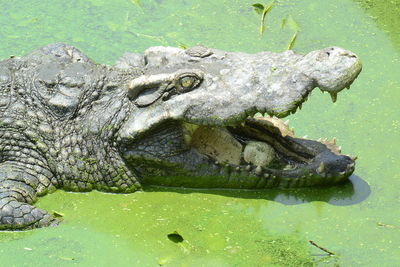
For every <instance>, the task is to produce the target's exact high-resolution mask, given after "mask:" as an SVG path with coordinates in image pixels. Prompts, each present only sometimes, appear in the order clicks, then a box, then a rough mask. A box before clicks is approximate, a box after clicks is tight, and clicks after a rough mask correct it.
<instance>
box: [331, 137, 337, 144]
mask: <svg viewBox="0 0 400 267" xmlns="http://www.w3.org/2000/svg"><path fill="white" fill-rule="evenodd" d="M332 143H333V144H334V145H336V137H333V139H332Z"/></svg>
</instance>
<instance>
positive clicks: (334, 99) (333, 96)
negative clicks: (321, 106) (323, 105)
mask: <svg viewBox="0 0 400 267" xmlns="http://www.w3.org/2000/svg"><path fill="white" fill-rule="evenodd" d="M329 93H330V94H331V98H332V102H333V103H335V102H336V100H337V92H329Z"/></svg>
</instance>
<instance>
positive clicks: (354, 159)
mask: <svg viewBox="0 0 400 267" xmlns="http://www.w3.org/2000/svg"><path fill="white" fill-rule="evenodd" d="M350 158H351V159H352V160H353V161H356V160H357V159H358V157H357V156H353V157H352V156H350Z"/></svg>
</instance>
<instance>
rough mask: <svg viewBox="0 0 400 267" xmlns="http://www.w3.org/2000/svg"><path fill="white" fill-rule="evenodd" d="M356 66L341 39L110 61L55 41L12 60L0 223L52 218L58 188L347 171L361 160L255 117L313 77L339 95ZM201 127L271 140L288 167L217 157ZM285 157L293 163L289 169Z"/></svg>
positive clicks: (1, 116) (2, 112)
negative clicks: (297, 47)
mask: <svg viewBox="0 0 400 267" xmlns="http://www.w3.org/2000/svg"><path fill="white" fill-rule="evenodd" d="M325 61H329V62H325ZM332 65H333V66H334V68H332ZM360 70H361V64H360V63H359V61H358V59H357V58H356V56H355V55H354V54H352V53H351V52H348V51H345V50H342V49H340V48H331V49H325V50H319V51H314V52H312V53H309V54H307V55H306V56H303V55H297V54H295V53H293V52H291V51H289V52H284V53H282V54H274V53H270V52H263V53H259V54H256V55H249V54H243V53H226V52H223V51H219V50H212V49H206V48H203V47H194V48H191V49H189V50H186V51H184V50H181V49H177V48H168V47H155V48H150V49H149V50H147V51H146V52H145V53H144V54H143V55H141V54H130V53H127V54H125V55H124V56H123V57H121V59H120V60H119V61H118V62H117V64H116V65H114V66H107V65H99V64H96V63H94V62H92V61H91V60H90V59H88V58H87V57H86V56H85V55H83V54H82V53H81V52H80V51H78V50H77V49H75V48H74V47H72V46H68V45H65V44H61V43H57V44H52V45H48V46H46V47H43V48H41V49H38V50H36V51H33V52H32V53H30V54H28V55H26V56H24V57H22V58H15V57H13V58H10V59H7V60H4V61H2V62H0V96H1V98H0V229H2V230H21V229H31V228H37V227H43V226H48V225H56V224H57V221H56V220H55V219H54V218H53V216H51V215H50V214H48V213H47V212H46V211H44V210H40V209H38V208H36V207H34V206H33V203H34V202H35V201H36V199H37V197H39V196H43V195H45V194H46V193H49V192H52V191H54V190H56V189H64V190H69V191H90V190H93V189H95V190H99V191H105V192H123V193H128V192H134V191H136V190H140V189H141V185H142V184H156V185H167V186H189V187H205V188H212V187H223V188H271V187H298V186H314V185H323V184H333V183H336V182H340V181H342V180H344V179H346V178H347V177H348V176H349V175H350V174H351V173H352V172H353V170H354V160H353V159H351V158H349V157H347V156H344V155H340V153H339V152H338V151H337V149H336V147H335V146H334V145H330V146H327V145H325V144H323V143H319V142H316V141H312V140H306V139H298V138H295V137H292V136H290V135H286V134H281V131H282V130H279V129H282V127H280V126H279V127H278V125H276V120H277V119H276V118H274V119H263V120H260V119H253V118H251V116H252V115H254V114H255V113H256V112H262V113H268V114H269V115H276V116H279V117H282V116H285V115H287V114H290V113H293V112H295V111H296V108H297V107H298V106H299V105H300V104H301V103H302V102H304V101H305V99H306V98H307V96H308V94H309V93H310V91H311V90H312V89H313V88H314V87H316V86H319V87H320V88H321V89H322V90H325V91H329V92H330V93H331V95H332V98H333V99H334V98H336V94H337V92H339V91H340V90H342V89H343V88H344V87H345V86H348V85H350V84H351V83H352V82H353V80H354V79H355V78H356V77H357V75H358V73H359V72H360ZM274 123H275V124H274ZM201 127H212V128H213V129H216V130H215V132H217V133H218V132H221V133H223V134H225V136H226V138H227V139H226V140H228V139H231V142H233V143H235V144H239V145H238V146H239V147H243V148H244V147H245V146H246V145H247V144H248V143H249V142H252V141H253V140H257V141H259V142H263V143H268V144H269V145H271V147H272V149H273V150H274V151H275V153H276V154H277V155H279V157H278V158H279V160H280V163H279V164H278V165H280V167H276V168H275V167H274V166H272V165H271V166H269V165H268V166H254V165H253V164H252V163H245V164H242V163H243V159H241V152H240V151H239V152H235V153H239V154H236V155H237V157H236V158H238V159H239V161H241V162H215V161H218V155H217V156H213V155H208V154H202V153H201V152H199V151H200V150H199V148H195V147H193V143H194V141H193V140H194V138H195V137H194V136H196V129H199V128H201ZM191 129H192V130H191ZM202 129H203V128H202ZM206 129H208V128H206ZM210 129H211V128H210ZM205 146H207V144H205ZM223 153H225V152H223ZM229 153H230V152H229ZM232 153H233V152H232ZM261 156H262V155H261ZM277 160H278V159H276V161H277ZM289 165H291V166H294V167H293V168H292V169H291V170H288V169H287V168H286V169H285V168H284V166H289Z"/></svg>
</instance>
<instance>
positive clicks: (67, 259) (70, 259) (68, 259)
mask: <svg viewBox="0 0 400 267" xmlns="http://www.w3.org/2000/svg"><path fill="white" fill-rule="evenodd" d="M59 258H60V259H62V260H65V261H73V260H75V259H74V258H70V257H63V256H60V257H59Z"/></svg>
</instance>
